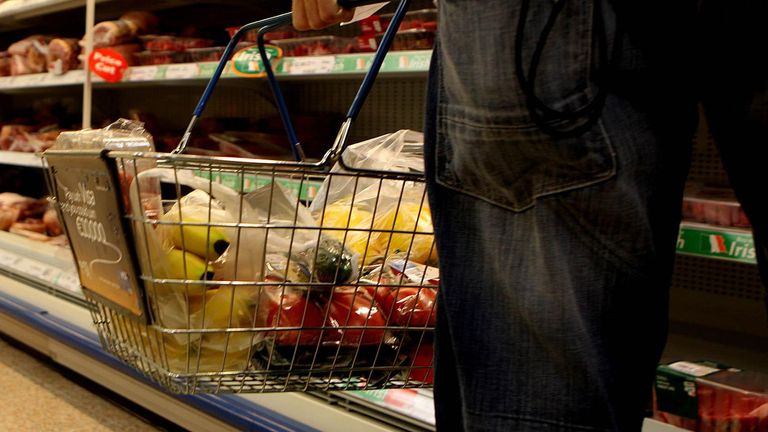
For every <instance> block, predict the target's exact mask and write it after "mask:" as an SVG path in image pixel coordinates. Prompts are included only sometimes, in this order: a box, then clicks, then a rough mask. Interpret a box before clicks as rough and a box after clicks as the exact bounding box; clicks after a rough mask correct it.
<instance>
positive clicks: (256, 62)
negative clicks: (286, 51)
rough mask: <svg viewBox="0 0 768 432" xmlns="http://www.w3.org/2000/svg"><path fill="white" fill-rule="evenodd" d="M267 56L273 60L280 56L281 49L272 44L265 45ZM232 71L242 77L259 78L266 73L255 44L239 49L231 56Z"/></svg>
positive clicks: (281, 53)
mask: <svg viewBox="0 0 768 432" xmlns="http://www.w3.org/2000/svg"><path fill="white" fill-rule="evenodd" d="M264 49H265V50H266V52H267V58H268V59H269V60H274V59H278V58H280V57H282V55H283V50H282V49H281V48H279V47H276V46H274V45H265V46H264ZM232 73H234V74H235V75H237V76H241V77H244V78H261V77H264V76H266V75H267V71H266V69H264V65H263V64H262V62H261V54H260V53H259V48H258V47H257V46H251V47H248V48H244V49H241V50H240V51H238V52H237V54H235V55H234V56H233V57H232Z"/></svg>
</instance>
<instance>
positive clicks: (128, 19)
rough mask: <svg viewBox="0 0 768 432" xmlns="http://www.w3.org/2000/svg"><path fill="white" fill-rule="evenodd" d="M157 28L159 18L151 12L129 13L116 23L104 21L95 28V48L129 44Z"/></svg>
mask: <svg viewBox="0 0 768 432" xmlns="http://www.w3.org/2000/svg"><path fill="white" fill-rule="evenodd" d="M155 27H157V17H156V16H154V15H152V14H151V13H149V12H142V11H135V12H128V13H126V14H125V15H123V16H121V17H120V19H118V20H114V21H103V22H100V23H98V24H96V26H94V28H93V46H94V47H95V48H103V47H109V46H115V45H120V44H123V43H125V42H129V41H131V40H133V39H134V38H136V37H137V36H140V35H143V34H147V33H149V32H151V31H152V30H154V28H155Z"/></svg>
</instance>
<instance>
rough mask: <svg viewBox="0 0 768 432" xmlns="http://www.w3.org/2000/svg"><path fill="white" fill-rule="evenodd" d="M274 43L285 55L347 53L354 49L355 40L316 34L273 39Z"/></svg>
mask: <svg viewBox="0 0 768 432" xmlns="http://www.w3.org/2000/svg"><path fill="white" fill-rule="evenodd" d="M271 43H272V44H274V45H277V46H278V47H280V48H282V49H283V55H284V56H287V57H301V56H318V55H328V54H347V53H351V52H354V51H355V47H356V46H357V40H356V39H355V38H344V37H338V36H317V37H307V38H295V39H281V40H273V41H272V42H271Z"/></svg>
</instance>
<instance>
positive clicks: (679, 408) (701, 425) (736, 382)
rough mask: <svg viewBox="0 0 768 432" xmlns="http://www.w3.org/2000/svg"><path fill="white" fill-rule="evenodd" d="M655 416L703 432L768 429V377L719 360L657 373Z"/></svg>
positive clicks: (677, 364)
mask: <svg viewBox="0 0 768 432" xmlns="http://www.w3.org/2000/svg"><path fill="white" fill-rule="evenodd" d="M654 400H655V401H654V417H655V418H656V419H658V420H661V421H665V422H668V423H671V424H673V425H675V426H679V427H684V428H686V429H689V430H694V431H701V432H716V431H744V432H762V431H766V430H768V375H765V374H761V373H757V372H752V371H743V370H740V369H734V368H731V367H728V366H725V365H720V364H717V363H713V362H706V361H696V362H687V361H680V362H675V363H670V364H668V365H661V366H659V368H658V370H657V375H656V386H655V397H654Z"/></svg>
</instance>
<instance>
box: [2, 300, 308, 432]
mask: <svg viewBox="0 0 768 432" xmlns="http://www.w3.org/2000/svg"><path fill="white" fill-rule="evenodd" d="M0 312H2V313H5V314H7V315H9V316H12V317H14V318H16V319H17V320H19V321H22V322H24V323H26V324H28V325H30V326H32V327H34V328H36V329H38V330H39V331H41V332H43V333H45V334H47V335H48V336H50V337H52V338H53V339H56V340H57V341H59V342H62V343H64V344H66V345H68V346H70V347H72V348H74V349H76V350H78V351H80V352H82V353H83V354H85V355H87V356H89V357H91V358H93V359H95V360H98V361H100V362H102V363H104V364H106V365H107V366H110V367H112V368H113V369H115V370H117V371H119V372H121V373H123V374H125V375H127V376H129V377H131V378H134V379H136V380H138V381H141V382H142V383H144V384H147V385H149V386H151V387H154V388H156V389H158V390H160V391H163V389H162V387H160V386H158V385H157V384H155V383H154V382H152V381H149V380H148V379H147V378H146V377H144V376H143V375H141V374H140V373H139V372H137V371H135V370H134V369H132V368H130V367H129V366H127V365H126V364H125V363H123V362H122V361H120V360H119V359H117V358H116V357H114V356H113V355H111V354H109V353H107V352H106V351H104V350H103V349H102V348H101V344H100V343H99V339H98V336H97V335H96V334H95V333H89V332H86V331H84V330H83V329H81V328H78V327H76V326H74V325H72V324H70V323H68V322H66V321H64V320H62V319H61V318H57V317H55V316H52V315H50V314H49V313H48V311H46V310H45V309H43V308H40V307H39V306H36V305H33V304H30V303H27V302H25V301H23V300H19V299H18V298H15V297H13V296H10V295H8V294H6V293H2V292H0ZM170 396H171V397H174V398H176V399H178V400H179V401H182V402H184V403H186V404H188V405H190V406H193V407H195V408H197V409H199V410H200V411H202V412H204V413H206V414H208V415H210V416H212V417H215V418H217V419H219V420H221V421H223V422H225V423H227V424H230V425H232V426H233V427H235V428H237V429H240V430H243V431H307V432H315V431H317V430H316V429H314V428H311V427H308V426H307V425H305V424H303V423H299V422H297V421H295V420H293V419H291V418H289V417H286V416H284V415H282V414H279V413H276V412H274V411H272V410H270V409H268V408H264V407H262V406H260V405H257V404H254V403H252V402H249V401H247V400H245V399H243V398H241V397H237V396H235V395H208V394H203V395H173V394H170Z"/></svg>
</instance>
